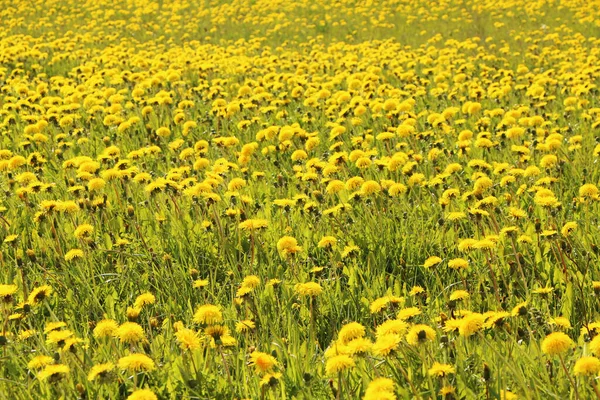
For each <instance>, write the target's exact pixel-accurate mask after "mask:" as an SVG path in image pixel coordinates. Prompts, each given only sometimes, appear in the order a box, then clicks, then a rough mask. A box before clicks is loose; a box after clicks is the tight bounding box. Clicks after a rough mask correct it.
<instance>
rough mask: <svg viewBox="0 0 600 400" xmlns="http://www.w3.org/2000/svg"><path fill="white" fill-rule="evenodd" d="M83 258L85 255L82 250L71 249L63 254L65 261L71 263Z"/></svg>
mask: <svg viewBox="0 0 600 400" xmlns="http://www.w3.org/2000/svg"><path fill="white" fill-rule="evenodd" d="M84 256H85V253H84V252H83V250H80V249H72V250H69V251H68V252H67V253H66V254H65V261H72V260H76V259H81V258H83V257H84Z"/></svg>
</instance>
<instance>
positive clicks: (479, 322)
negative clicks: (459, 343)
mask: <svg viewBox="0 0 600 400" xmlns="http://www.w3.org/2000/svg"><path fill="white" fill-rule="evenodd" d="M484 322H485V318H484V317H483V315H481V314H479V313H473V314H470V315H467V316H466V317H464V318H463V319H462V321H461V324H460V327H459V328H458V332H459V333H460V335H461V336H466V337H469V336H471V335H473V334H475V333H477V332H478V331H479V330H481V328H483V324H484Z"/></svg>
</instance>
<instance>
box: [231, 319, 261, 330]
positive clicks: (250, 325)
mask: <svg viewBox="0 0 600 400" xmlns="http://www.w3.org/2000/svg"><path fill="white" fill-rule="evenodd" d="M254 328H256V324H255V323H254V321H252V320H249V319H246V320H243V321H240V322H238V323H237V324H236V325H235V330H236V332H238V333H244V332H248V331H250V330H252V329H254Z"/></svg>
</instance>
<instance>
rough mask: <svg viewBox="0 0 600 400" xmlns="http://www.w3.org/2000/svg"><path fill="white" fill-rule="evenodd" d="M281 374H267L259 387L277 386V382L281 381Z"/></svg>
mask: <svg viewBox="0 0 600 400" xmlns="http://www.w3.org/2000/svg"><path fill="white" fill-rule="evenodd" d="M281 376H282V374H281V372H272V373H268V374H265V376H263V377H262V379H261V380H260V382H259V385H260V386H261V387H262V386H275V385H276V384H277V382H278V381H279V380H280V379H281Z"/></svg>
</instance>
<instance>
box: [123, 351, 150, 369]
mask: <svg viewBox="0 0 600 400" xmlns="http://www.w3.org/2000/svg"><path fill="white" fill-rule="evenodd" d="M118 365H119V368H120V369H125V370H128V371H129V372H139V371H145V372H148V371H152V370H153V369H154V367H155V366H154V361H152V359H151V358H150V357H148V356H147V355H145V354H136V353H133V354H130V355H128V356H125V357H121V358H120V359H119V362H118Z"/></svg>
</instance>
